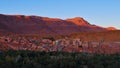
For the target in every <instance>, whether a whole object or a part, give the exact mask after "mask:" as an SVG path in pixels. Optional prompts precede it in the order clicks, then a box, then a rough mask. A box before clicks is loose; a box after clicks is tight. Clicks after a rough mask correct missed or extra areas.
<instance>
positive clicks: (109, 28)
mask: <svg viewBox="0 0 120 68" xmlns="http://www.w3.org/2000/svg"><path fill="white" fill-rule="evenodd" d="M107 30H117V29H116V28H115V27H107Z"/></svg>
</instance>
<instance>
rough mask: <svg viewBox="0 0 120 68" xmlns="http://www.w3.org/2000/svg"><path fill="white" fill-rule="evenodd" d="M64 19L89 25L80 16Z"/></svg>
mask: <svg viewBox="0 0 120 68" xmlns="http://www.w3.org/2000/svg"><path fill="white" fill-rule="evenodd" d="M66 21H70V22H73V23H75V24H76V25H79V26H81V25H90V24H89V23H88V22H87V21H86V20H84V19H83V18H82V17H74V18H68V19H66Z"/></svg>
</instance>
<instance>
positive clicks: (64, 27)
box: [0, 14, 107, 34]
mask: <svg viewBox="0 0 120 68" xmlns="http://www.w3.org/2000/svg"><path fill="white" fill-rule="evenodd" d="M0 30H1V31H7V32H12V33H17V34H70V33H72V32H79V31H105V30H107V29H106V28H103V27H99V26H96V25H91V24H90V23H88V22H87V21H86V20H84V19H83V18H81V17H76V18H69V19H66V20H62V19H58V18H48V17H40V16H24V15H3V14H0Z"/></svg>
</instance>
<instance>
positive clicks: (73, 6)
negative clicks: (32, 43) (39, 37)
mask: <svg viewBox="0 0 120 68" xmlns="http://www.w3.org/2000/svg"><path fill="white" fill-rule="evenodd" d="M0 14H22V15H37V16H45V17H57V18H62V19H66V18H73V17H78V16H80V17H83V18H84V19H86V20H87V21H88V22H90V23H91V24H96V25H99V26H104V27H108V26H115V27H116V28H119V29H120V0H0Z"/></svg>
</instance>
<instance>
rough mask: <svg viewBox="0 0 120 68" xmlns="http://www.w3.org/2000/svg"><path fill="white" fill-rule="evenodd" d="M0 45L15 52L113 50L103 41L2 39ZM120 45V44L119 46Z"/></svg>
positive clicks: (93, 51)
mask: <svg viewBox="0 0 120 68" xmlns="http://www.w3.org/2000/svg"><path fill="white" fill-rule="evenodd" d="M0 43H6V44H7V46H8V47H10V48H11V49H14V50H33V51H34V50H36V51H47V52H48V51H66V52H92V53H96V52H102V51H103V52H104V50H102V49H105V47H106V46H107V47H108V48H112V47H113V46H112V44H110V43H105V42H103V41H85V40H84V41H83V40H82V39H79V38H75V39H69V38H64V39H57V40H54V41H53V40H50V39H45V38H44V39H43V38H40V39H38V38H36V37H33V38H26V37H6V36H2V37H0ZM118 45H119V44H118Z"/></svg>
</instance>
